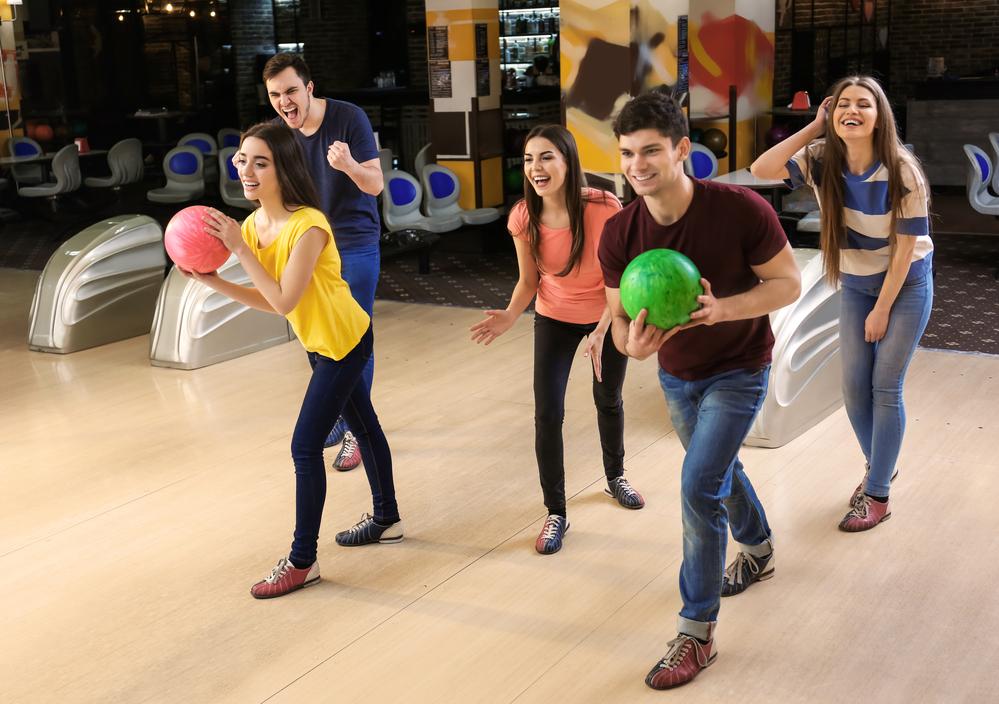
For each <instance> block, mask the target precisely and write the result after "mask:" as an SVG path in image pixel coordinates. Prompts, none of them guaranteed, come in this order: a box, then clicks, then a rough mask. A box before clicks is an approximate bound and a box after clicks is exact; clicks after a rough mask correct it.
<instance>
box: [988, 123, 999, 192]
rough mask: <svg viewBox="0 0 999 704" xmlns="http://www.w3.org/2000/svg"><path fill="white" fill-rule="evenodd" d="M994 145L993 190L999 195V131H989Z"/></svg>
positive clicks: (990, 142) (990, 141)
mask: <svg viewBox="0 0 999 704" xmlns="http://www.w3.org/2000/svg"><path fill="white" fill-rule="evenodd" d="M989 144H990V145H991V146H992V192H993V193H995V194H996V195H999V132H989Z"/></svg>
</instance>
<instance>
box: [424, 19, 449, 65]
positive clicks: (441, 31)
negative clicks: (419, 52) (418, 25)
mask: <svg viewBox="0 0 999 704" xmlns="http://www.w3.org/2000/svg"><path fill="white" fill-rule="evenodd" d="M427 53H428V56H427V58H428V59H429V60H431V61H447V59H448V58H449V57H448V53H447V27H427Z"/></svg>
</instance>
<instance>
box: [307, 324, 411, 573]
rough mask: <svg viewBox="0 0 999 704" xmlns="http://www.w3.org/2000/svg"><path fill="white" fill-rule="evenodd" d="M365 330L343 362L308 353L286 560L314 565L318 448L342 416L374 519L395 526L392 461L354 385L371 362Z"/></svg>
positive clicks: (320, 494)
mask: <svg viewBox="0 0 999 704" xmlns="http://www.w3.org/2000/svg"><path fill="white" fill-rule="evenodd" d="M372 341H373V336H372V334H371V328H370V327H369V328H368V331H367V332H366V333H364V337H362V338H361V340H360V342H358V343H357V345H356V346H355V347H354V349H352V350H351V351H350V352H348V353H347V354H346V355H345V356H344V358H343V359H341V360H334V359H330V358H329V357H324V356H323V355H321V354H317V353H315V352H309V364H311V365H312V379H311V380H310V381H309V388H308V389H307V390H306V392H305V400H304V401H302V410H301V412H300V413H299V415H298V422H297V423H296V424H295V433H294V435H293V436H292V439H291V457H292V460H293V461H294V463H295V487H296V488H295V540H294V542H293V543H292V544H291V560H292V562H295V563H297V564H306V565H311V564H312V563H313V562H315V561H316V547H317V543H318V541H319V524H320V523H321V522H322V518H323V505H324V504H325V503H326V467H325V465H324V464H323V442H324V441H325V440H326V436H327V435H329V432H330V429H332V428H333V424H334V423H336V420H337V418H339V417H340V415H341V414H342V415H343V417H344V419H345V420H346V421H347V423H349V424H350V427H351V428H355V429H356V430H354V431H352V432H353V433H354V435H355V437H356V438H357V444H358V447H359V448H360V451H361V459H362V460H363V461H364V471H365V473H367V475H368V484H369V485H370V486H371V497H372V501H373V503H374V516H375V518H376V519H378V520H379V521H382V520H385V521H391V522H395V521H398V520H399V507H398V505H397V504H396V501H395V486H394V484H393V482H392V455H391V453H390V452H389V446H388V441H387V440H386V439H385V433H383V432H382V427H381V425H380V424H379V423H378V416H376V415H375V409H374V408H372V407H371V399H370V397H369V396H368V389H367V388H366V387H365V386H364V384H359V383H358V380H359V379H360V378H361V371H362V370H363V369H364V365H365V364H367V362H368V360H369V359H370V358H371V346H372Z"/></svg>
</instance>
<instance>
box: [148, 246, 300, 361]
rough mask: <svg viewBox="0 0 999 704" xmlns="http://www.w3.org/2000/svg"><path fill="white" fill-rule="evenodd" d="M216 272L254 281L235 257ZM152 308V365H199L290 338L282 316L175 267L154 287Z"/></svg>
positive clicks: (240, 281)
mask: <svg viewBox="0 0 999 704" xmlns="http://www.w3.org/2000/svg"><path fill="white" fill-rule="evenodd" d="M218 275H219V276H220V277H222V278H223V279H225V280H226V281H232V282H234V283H237V284H240V285H241V286H252V285H253V283H252V282H251V281H250V277H249V275H248V274H247V273H246V270H245V269H243V265H242V264H240V263H239V259H238V258H237V257H236V256H231V257H229V260H228V261H227V262H226V263H225V264H223V265H222V266H221V267H219V270H218ZM155 310H156V313H155V316H154V317H153V322H152V330H151V331H150V334H149V363H150V364H152V365H153V366H154V367H169V368H171V369H199V368H201V367H207V366H209V365H211V364H217V363H218V362H224V361H225V360H227V359H233V358H235V357H242V356H243V355H246V354H250V353H251V352H257V351H258V350H262V349H266V348H268V347H273V346H274V345H280V344H283V343H285V342H288V341H289V340H294V339H295V333H294V332H292V330H291V326H290V325H289V324H288V321H287V320H285V318H284V317H282V316H280V315H274V314H273V313H265V312H263V311H260V310H256V309H254V308H250V307H248V306H245V305H243V304H242V303H239V302H237V301H234V300H233V299H231V298H229V297H228V296H223V295H222V294H221V293H216V292H215V291H213V290H212V289H211V288H209V287H208V286H205V285H204V284H203V283H201V282H199V281H195V280H194V279H188V278H187V277H185V276H184V275H183V274H181V273H180V271H178V270H177V268H176V267H174V268H172V269H171V270H170V273H169V274H167V277H166V280H165V281H163V285H162V287H161V288H160V289H159V297H158V298H157V299H156V303H155ZM147 329H148V328H147Z"/></svg>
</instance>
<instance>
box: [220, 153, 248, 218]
mask: <svg viewBox="0 0 999 704" xmlns="http://www.w3.org/2000/svg"><path fill="white" fill-rule="evenodd" d="M237 149H238V147H225V148H223V149H222V151H220V152H219V193H221V194H222V200H223V201H225V204H226V205H231V206H233V207H235V208H242V209H243V210H253V209H254V208H255V207H256V206H254V205H253V202H252V201H249V200H247V199H246V198H244V197H243V184H242V183H241V182H240V180H239V172H238V171H237V169H236V167H235V166H233V163H232V156H233V154H235V153H236V150H237Z"/></svg>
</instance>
